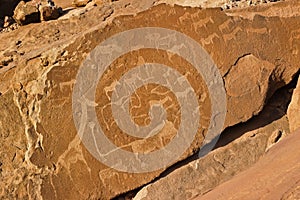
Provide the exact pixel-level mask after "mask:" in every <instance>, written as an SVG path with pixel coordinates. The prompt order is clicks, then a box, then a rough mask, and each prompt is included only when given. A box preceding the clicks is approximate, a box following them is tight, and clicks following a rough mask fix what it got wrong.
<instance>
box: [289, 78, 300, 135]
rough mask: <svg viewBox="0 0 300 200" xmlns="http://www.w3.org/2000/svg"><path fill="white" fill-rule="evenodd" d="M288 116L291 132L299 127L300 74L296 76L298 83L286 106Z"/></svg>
mask: <svg viewBox="0 0 300 200" xmlns="http://www.w3.org/2000/svg"><path fill="white" fill-rule="evenodd" d="M287 114H288V118H289V123H290V130H291V132H294V131H296V129H298V128H300V76H299V78H298V83H297V86H296V88H295V89H294V92H293V97H292V101H291V103H290V105H289V108H288V112H287Z"/></svg>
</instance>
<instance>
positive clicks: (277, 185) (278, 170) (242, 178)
mask: <svg viewBox="0 0 300 200" xmlns="http://www.w3.org/2000/svg"><path fill="white" fill-rule="evenodd" d="M299 140H300V129H299V130H298V131H296V132H295V133H293V134H291V135H289V136H288V137H286V138H284V139H283V140H282V141H280V142H279V143H277V144H276V145H274V146H273V147H272V148H271V149H270V150H269V151H268V152H267V154H266V155H265V156H264V157H263V158H262V159H260V160H259V161H258V162H257V163H256V164H255V165H254V166H253V167H251V168H250V169H248V170H246V171H244V172H242V173H240V174H238V175H237V176H235V177H234V178H232V179H231V180H230V181H228V182H225V183H223V184H221V185H220V186H218V187H217V188H215V189H214V190H212V191H209V192H208V193H207V194H205V195H203V196H202V197H198V198H196V199H197V200H204V199H208V200H215V199H218V200H219V199H220V200H221V199H224V200H225V199H232V200H234V199H245V200H248V199H249V200H250V199H274V200H276V199H282V200H287V199H290V200H292V199H299V198H300V160H299V155H300V148H299Z"/></svg>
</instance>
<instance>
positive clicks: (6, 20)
mask: <svg viewBox="0 0 300 200" xmlns="http://www.w3.org/2000/svg"><path fill="white" fill-rule="evenodd" d="M14 22H15V21H14V19H13V18H12V17H9V16H5V18H4V25H3V27H4V28H7V27H9V26H10V25H12V24H13V23H14Z"/></svg>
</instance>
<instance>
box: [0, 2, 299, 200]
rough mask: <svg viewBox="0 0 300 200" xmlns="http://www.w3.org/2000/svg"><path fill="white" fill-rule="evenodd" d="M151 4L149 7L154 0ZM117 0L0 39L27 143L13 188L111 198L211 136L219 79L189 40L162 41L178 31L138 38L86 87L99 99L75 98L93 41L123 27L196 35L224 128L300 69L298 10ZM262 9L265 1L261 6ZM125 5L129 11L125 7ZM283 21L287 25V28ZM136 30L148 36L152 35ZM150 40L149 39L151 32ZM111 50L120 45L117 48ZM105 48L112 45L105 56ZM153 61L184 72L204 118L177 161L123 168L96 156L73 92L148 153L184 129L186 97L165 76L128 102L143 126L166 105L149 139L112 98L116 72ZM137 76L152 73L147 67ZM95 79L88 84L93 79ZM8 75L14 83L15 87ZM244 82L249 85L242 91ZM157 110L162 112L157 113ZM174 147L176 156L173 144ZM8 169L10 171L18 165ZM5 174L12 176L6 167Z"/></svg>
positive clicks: (128, 144)
mask: <svg viewBox="0 0 300 200" xmlns="http://www.w3.org/2000/svg"><path fill="white" fill-rule="evenodd" d="M285 4H288V3H285ZM285 4H276V5H277V6H272V8H271V6H270V7H269V8H268V9H276V8H277V9H281V5H285ZM114 5H115V7H114ZM145 5H147V6H148V7H150V6H152V4H150V3H149V2H147V4H146V3H145ZM145 5H144V6H141V7H139V9H140V10H139V11H143V10H145V9H146V8H147V6H145ZM293 5H294V6H297V4H293ZM117 6H120V7H122V6H121V4H118V3H115V4H112V5H111V6H108V7H101V8H100V7H96V8H93V9H91V10H90V11H88V12H86V13H81V14H80V15H79V16H74V17H71V18H65V19H61V20H58V21H51V22H48V23H47V24H46V25H45V26H42V27H41V26H39V25H36V24H32V25H29V26H28V27H21V28H20V29H19V30H16V31H15V32H11V33H5V34H3V35H1V36H0V37H1V40H0V43H1V44H2V43H3V45H1V47H0V48H1V54H0V61H1V63H3V65H1V66H2V67H1V69H0V70H1V74H0V79H1V80H3V81H1V85H0V92H1V93H2V95H1V96H0V102H3V101H4V97H6V96H7V95H8V94H9V93H10V94H11V96H8V97H7V98H10V99H11V102H13V103H11V104H9V107H13V106H16V105H17V108H19V109H18V110H16V111H13V112H17V113H19V114H18V115H20V116H22V118H21V119H22V124H24V125H23V126H24V127H23V128H24V131H23V136H22V137H21V138H23V139H24V141H26V145H25V146H23V147H22V148H21V149H22V151H25V152H27V153H26V156H25V157H26V159H25V160H26V162H25V161H24V167H23V168H18V170H20V171H21V172H22V173H24V174H27V175H26V176H22V177H21V180H20V182H22V183H23V184H24V187H23V189H22V192H14V193H12V194H11V195H12V196H13V197H17V196H19V195H24V196H26V195H28V196H32V197H43V198H44V199H55V198H57V199H78V198H79V199H87V198H91V199H99V198H100V199H109V198H112V197H115V196H117V195H119V194H121V193H124V192H126V191H129V190H132V189H135V188H137V187H139V186H141V185H143V184H146V183H148V182H150V181H151V180H153V179H154V178H155V177H157V176H158V175H159V174H160V173H161V172H162V171H163V170H164V169H165V168H166V167H168V166H170V165H172V164H174V162H177V161H179V160H182V159H184V158H186V157H187V156H189V155H192V154H194V153H196V152H197V151H198V150H199V148H200V147H201V146H202V144H203V141H204V139H205V137H206V136H207V135H208V130H209V126H210V119H211V116H212V113H213V110H212V108H211V107H212V105H213V103H212V102H214V101H215V100H217V99H211V95H210V92H209V89H210V86H211V85H214V84H215V83H214V80H215V79H214V80H213V81H212V82H209V83H206V82H205V78H204V75H203V74H201V73H199V72H198V71H197V67H196V66H194V63H193V62H192V61H193V59H191V60H189V58H193V57H197V56H198V55H193V54H195V51H193V50H189V49H188V47H189V44H188V43H187V44H184V43H182V44H177V45H176V46H172V47H173V48H172V49H170V50H166V49H164V48H163V47H166V46H168V45H169V44H168V42H172V41H176V37H174V36H173V38H172V35H171V36H169V37H168V38H163V37H160V36H161V35H157V34H155V32H153V35H154V36H155V37H156V40H153V41H156V42H157V43H155V42H154V43H151V44H152V45H155V46H154V48H153V46H150V47H147V48H142V47H143V46H138V44H136V45H135V46H133V47H132V51H129V52H125V53H124V54H122V55H120V56H119V57H117V58H115V59H113V61H112V63H110V65H109V67H107V68H105V69H103V70H104V71H103V74H102V75H101V77H99V81H98V82H97V85H96V86H95V87H94V88H93V87H90V88H89V89H88V90H87V91H84V92H85V93H84V94H86V92H91V91H92V90H91V89H95V90H96V92H95V95H94V98H95V102H90V101H88V100H89V99H84V98H83V97H84V96H81V97H79V98H78V99H73V98H72V97H73V96H72V94H73V92H74V87H75V85H76V82H78V80H77V79H76V77H77V75H78V72H79V70H80V69H81V67H82V66H83V63H84V62H85V61H87V60H89V59H87V58H89V57H90V56H93V55H96V54H91V52H92V51H93V50H95V49H96V48H97V46H99V45H100V44H101V43H102V42H104V41H106V40H108V39H109V38H111V37H113V36H114V35H116V34H118V33H122V32H124V31H128V30H133V29H138V28H143V27H158V28H163V29H168V30H173V31H177V32H180V33H181V34H184V35H186V36H187V37H189V38H191V39H192V40H193V41H196V42H197V43H198V44H199V45H200V46H201V47H202V48H203V49H204V50H205V51H206V52H207V54H208V55H209V57H210V58H211V60H212V61H213V63H214V64H215V66H216V68H217V69H218V73H219V74H220V77H221V78H222V79H223V83H224V87H225V91H226V105H227V113H226V119H225V123H224V126H223V127H222V129H224V128H225V127H228V126H232V125H235V124H237V123H240V122H243V121H246V120H248V119H250V118H251V117H252V116H253V115H255V114H258V113H259V112H260V111H261V110H262V108H263V106H264V104H265V103H266V101H267V100H268V99H269V98H270V96H271V95H272V94H273V93H274V92H275V91H276V90H277V89H278V88H280V87H281V86H283V85H285V84H287V83H289V82H290V81H291V79H292V77H293V75H295V74H296V73H297V71H298V70H299V65H298V63H299V55H298V52H299V48H300V47H299V40H298V36H297V34H298V33H299V30H300V25H299V23H298V21H299V19H298V18H299V16H290V17H281V14H280V13H284V10H282V12H279V14H278V15H277V16H272V17H268V16H260V15H256V16H255V17H253V19H247V18H245V17H243V16H229V14H227V13H226V12H225V11H221V10H220V9H205V10H202V9H199V8H190V7H180V6H169V5H165V4H161V5H157V6H154V7H151V8H150V9H148V10H146V11H144V12H141V13H139V14H136V15H132V13H134V12H136V10H134V11H132V10H130V6H127V7H126V6H125V5H123V7H124V9H125V7H126V9H128V10H126V9H125V10H123V11H122V12H121V11H120V9H119V8H120V7H117ZM298 6H299V4H298ZM123 7H122V8H123ZM118 9H119V11H118ZM256 9H257V11H259V10H260V8H259V7H257V8H256ZM264 9H265V8H264ZM118 12H119V13H118ZM124 14H129V15H126V16H120V15H124ZM282 15H283V14H282ZM162 19H165V20H162ZM133 22H134V23H133ZM66 27H67V28H66ZM283 29H284V30H286V31H285V32H282V30H283ZM20 32H22V33H23V34H25V33H26V35H27V37H26V38H25V37H21V36H18V34H19V33H20ZM133 36H135V37H141V38H143V37H145V36H147V35H144V34H142V35H132V37H133ZM151 39H152V38H151V37H150V38H145V41H147V40H148V41H150V40H151ZM173 39H174V40H173ZM16 40H17V41H16ZM2 41H5V42H2ZM19 41H20V42H19ZM128 41H134V40H125V39H124V40H120V41H118V42H119V44H126V42H128ZM158 47H160V48H158ZM114 49H115V50H116V52H118V51H119V50H118V48H117V47H116V48H115V47H114ZM110 50H111V47H108V48H107V51H108V52H110ZM183 50H185V51H189V52H190V53H191V55H190V57H188V58H184V57H182V56H180V54H178V52H182V51H183ZM119 52H121V51H119ZM282 52H289V53H285V54H282ZM109 56H110V54H108V56H107V57H108V58H109ZM208 61H209V60H207V59H204V61H203V62H206V63H209V62H208ZM147 63H159V64H161V65H164V66H168V67H170V68H172V69H174V70H175V71H176V73H178V74H180V75H181V76H183V77H185V79H187V80H188V82H189V83H190V85H191V86H192V88H193V90H194V92H195V94H196V100H197V103H198V104H199V107H198V111H199V113H200V116H199V118H198V119H195V122H197V120H198V121H199V123H198V125H199V126H198V129H197V132H196V134H195V137H194V138H193V140H192V141H191V142H190V143H191V144H190V145H189V147H188V148H187V149H186V150H185V151H184V152H183V153H182V154H181V155H180V156H179V157H178V158H177V159H176V161H172V162H167V163H168V164H167V166H165V167H163V168H159V169H156V170H154V171H148V172H144V173H128V172H126V170H125V171H123V172H120V171H117V170H116V169H114V168H113V167H112V166H107V165H105V163H102V162H99V160H97V158H95V156H93V154H92V153H91V152H90V151H89V150H88V148H87V147H86V145H84V142H83V141H82V140H81V139H80V136H82V135H79V134H78V130H77V129H78V127H76V121H74V117H73V112H74V109H73V104H72V103H73V102H74V101H76V100H79V102H80V100H83V102H85V103H90V104H88V105H89V109H92V110H94V111H95V116H96V118H97V119H98V121H97V123H99V125H100V126H101V127H102V128H103V129H104V130H105V136H106V137H107V139H108V140H109V141H110V142H111V143H112V144H114V145H115V146H118V147H119V149H122V150H123V151H126V152H129V153H131V154H138V153H141V152H145V153H151V152H155V151H157V150H158V149H161V148H163V147H165V146H166V145H168V144H170V142H172V140H174V139H175V138H176V137H178V136H177V132H178V129H179V127H180V124H181V122H182V121H181V120H182V119H181V116H182V113H181V112H182V109H181V108H180V106H179V105H185V104H188V103H186V102H184V103H181V102H180V100H178V98H177V97H176V95H174V94H173V93H172V92H171V91H170V90H169V88H168V87H166V85H159V84H157V83H151V84H148V85H145V86H141V87H138V88H136V91H135V92H134V93H133V94H132V95H130V101H129V102H127V103H128V105H129V111H128V112H129V114H130V116H131V119H132V121H134V123H135V124H136V125H137V126H147V125H149V124H151V119H152V116H151V114H149V111H150V110H151V106H152V107H153V105H157V104H159V105H161V106H160V107H161V108H164V109H165V110H166V115H165V117H166V118H165V119H166V120H165V121H164V122H165V124H163V125H164V126H162V127H161V129H159V130H161V131H160V132H159V133H157V134H155V135H152V136H151V137H146V138H141V137H139V136H138V137H137V135H130V134H125V133H126V132H125V133H124V132H123V131H122V130H121V129H120V128H119V126H117V125H118V124H117V122H116V121H115V119H114V118H113V111H112V108H111V104H112V103H111V99H112V98H113V91H114V89H115V88H116V87H117V86H118V83H120V79H121V78H122V77H123V76H124V75H125V74H126V73H127V72H129V71H130V70H131V69H134V68H136V67H137V66H145V65H147ZM92 64H93V63H91V65H92ZM94 64H95V63H94ZM248 66H251V69H250V67H248ZM95 69H96V68H95ZM211 69H213V68H211ZM148 71H151V69H149V70H148ZM213 72H214V71H211V72H210V73H213ZM87 73H88V74H86V77H90V80H92V78H93V77H94V76H98V75H99V74H98V73H95V72H87ZM156 73H157V72H156ZM166 73H168V72H165V73H161V74H159V75H160V76H161V77H164V74H166ZM239 73H241V74H242V75H239ZM252 73H255V75H253V74H252ZM213 74H214V73H213ZM159 75H157V76H159ZM215 75H216V76H217V74H215ZM8 78H11V79H8ZM133 78H140V79H142V80H147V78H146V77H145V78H144V77H142V76H137V77H133ZM171 78H172V77H171ZM245 79H247V80H249V83H251V84H248V82H247V81H245ZM90 80H87V81H86V82H85V83H84V84H87V85H88V84H90ZM267 80H268V81H267ZM176 81H177V82H178V83H181V81H182V79H177V78H176V79H174V80H173V82H175V83H176ZM11 82H13V83H16V84H13V86H10V85H11V84H10V83H11ZM83 86H84V85H83ZM88 86H89V85H88ZM238 86H243V88H245V90H243V89H241V87H238ZM235 87H237V88H235ZM81 88H84V87H81ZM92 93H93V92H92ZM183 96H184V95H183ZM252 102H255V103H252ZM222 103H224V102H222ZM120 105H122V100H120ZM154 107H155V106H154ZM161 108H158V109H161ZM242 108H245V109H244V112H241V109H242ZM75 111H78V112H75V114H78V115H79V116H80V115H81V114H82V113H83V112H81V111H80V110H75ZM158 111H159V110H158ZM150 113H151V112H150ZM154 113H155V112H154ZM160 114H161V113H160V112H159V114H158V116H161V115H160ZM89 122H92V121H89ZM94 125H95V124H93V123H88V124H87V126H88V127H87V128H89V129H90V130H94V129H93V128H94V127H95V126H94ZM76 128H77V129H76ZM84 128H85V127H84ZM92 133H93V132H92V131H91V132H89V134H92ZM134 133H135V132H134ZM84 134H86V133H85V132H84ZM216 134H218V133H216ZM92 135H93V134H92ZM211 139H213V138H211ZM184 145H185V143H184ZM108 153H110V152H108ZM21 155H23V154H21ZM169 155H170V158H171V157H172V152H170V154H169ZM137 158H138V156H137ZM120 163H121V164H124V162H123V163H122V162H119V160H116V162H115V163H114V164H115V166H118V165H120ZM125 164H126V163H125ZM7 169H8V171H13V170H14V168H13V167H8V168H7ZM3 176H4V177H5V178H8V174H4V175H3ZM12 177H13V178H14V176H12ZM6 183H8V184H7V185H9V186H8V187H4V188H5V189H4V190H3V194H5V193H6V194H7V193H8V189H7V188H9V187H15V186H12V183H10V182H6ZM25 186H26V187H25ZM28 188H29V189H28ZM23 190H24V191H25V192H23Z"/></svg>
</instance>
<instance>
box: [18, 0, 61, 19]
mask: <svg viewBox="0 0 300 200" xmlns="http://www.w3.org/2000/svg"><path fill="white" fill-rule="evenodd" d="M60 14H61V11H60V8H58V7H56V6H55V5H54V3H53V2H52V1H48V0H41V1H38V2H36V1H30V2H27V3H25V2H24V1H21V2H20V3H19V4H18V6H17V7H16V9H15V10H14V16H13V17H14V19H15V21H16V22H17V23H18V24H20V25H26V24H30V23H36V22H40V21H48V20H52V19H57V18H58V17H59V16H60Z"/></svg>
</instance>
